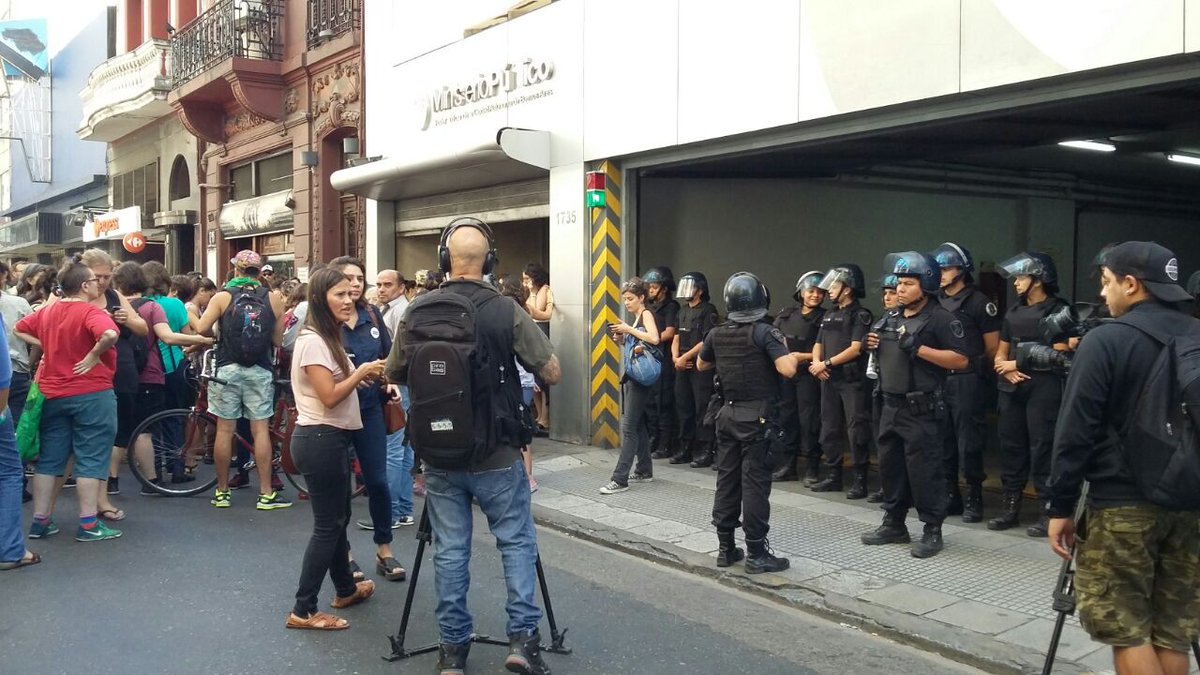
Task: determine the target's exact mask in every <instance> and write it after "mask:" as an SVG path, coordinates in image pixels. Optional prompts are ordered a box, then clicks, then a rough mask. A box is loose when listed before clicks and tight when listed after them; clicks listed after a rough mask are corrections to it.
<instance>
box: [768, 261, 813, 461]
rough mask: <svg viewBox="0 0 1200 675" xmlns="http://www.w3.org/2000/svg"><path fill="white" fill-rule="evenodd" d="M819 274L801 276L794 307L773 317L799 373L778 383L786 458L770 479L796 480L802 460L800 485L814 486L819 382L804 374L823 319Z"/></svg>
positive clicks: (794, 296) (810, 375)
mask: <svg viewBox="0 0 1200 675" xmlns="http://www.w3.org/2000/svg"><path fill="white" fill-rule="evenodd" d="M820 283H821V273H820V272H818V271H816V270H813V271H811V272H805V273H804V274H802V275H800V278H799V279H797V280H796V291H795V293H793V294H792V297H793V298H794V299H795V300H796V304H795V305H792V306H791V307H786V308H784V310H783V311H781V312H780V313H779V316H777V317H775V327H776V328H778V329H779V331H780V332H781V333H783V336H784V337H785V338H787V343H788V349H789V350H791V352H792V354H793V355H795V356H796V360H797V363H799V364H800V365H801V368H800V370H799V372H797V373H796V376H795V377H793V378H792V379H790V380H784V381H783V382H782V383H781V385H780V386H781V392H780V393H781V399H780V410H779V423H780V425H782V427H783V431H784V434H785V439H786V444H787V449H788V452H789V457H788V459H787V463H786V464H784V465H783V466H782V467H780V468H779V470H777V471H776V472H775V473H774V475H772V476H771V478H772V479H774V480H777V481H785V480H797V479H799V477H800V476H799V473H798V472H797V468H796V461H797V460H798V459H799V458H800V457H804V458H805V459H806V460H807V461H806V464H805V466H806V469H805V471H804V484H805V485H814V484H816V483H817V482H819V481H820V479H821V444H820V434H821V382H820V381H819V380H817V378H815V377H813V376H812V374H811V373H809V372H808V369H807V366H808V364H809V363H810V362H811V361H812V350H813V345H814V344H816V342H817V331H819V330H820V328H821V319H822V318H824V316H825V308H824V307H822V306H821V304H822V303H823V302H824V301H825V291H823V290H821V288H820Z"/></svg>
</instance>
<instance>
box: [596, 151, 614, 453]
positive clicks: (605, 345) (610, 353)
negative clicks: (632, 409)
mask: <svg viewBox="0 0 1200 675" xmlns="http://www.w3.org/2000/svg"><path fill="white" fill-rule="evenodd" d="M599 170H600V171H603V172H604V173H605V174H606V177H607V178H606V181H605V183H606V187H605V190H606V193H607V194H606V195H605V200H606V203H607V206H605V207H595V208H592V209H590V211H591V213H590V214H589V215H590V222H591V225H592V276H591V298H592V311H591V342H590V343H589V345H590V348H591V356H592V359H591V374H592V387H591V398H590V402H591V411H592V415H591V417H592V425H591V428H592V445H595V446H598V447H601V448H615V447H617V446H619V445H620V444H621V443H620V435H619V433H618V432H619V430H620V428H621V406H620V401H621V391H620V384H619V382H618V381H619V378H620V373H621V357H620V351H619V350H618V348H617V345H616V343H614V342H613V341H612V340H610V339H608V324H610V323H617V322H618V321H619V320H620V309H621V171H620V169H619V168H618V167H617V165H615V164H613V163H612V162H609V161H605V162H602V163H601V164H600V167H599Z"/></svg>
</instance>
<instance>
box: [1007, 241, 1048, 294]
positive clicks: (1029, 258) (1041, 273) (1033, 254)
mask: <svg viewBox="0 0 1200 675" xmlns="http://www.w3.org/2000/svg"><path fill="white" fill-rule="evenodd" d="M996 271H998V272H999V273H1000V276H1002V277H1004V278H1005V279H1008V278H1011V277H1025V276H1029V277H1033V278H1035V279H1039V280H1041V282H1042V286H1043V287H1044V288H1045V289H1046V294H1047V295H1053V294H1055V293H1057V292H1058V269H1057V268H1056V267H1055V266H1054V259H1053V258H1051V257H1050V256H1048V255H1046V254H1045V253H1042V252H1040V251H1026V252H1023V253H1018V254H1017V255H1015V256H1013V257H1011V258H1009V259H1008V260H1005V261H1004V262H1002V263H1000V264H999V265H997V266H996Z"/></svg>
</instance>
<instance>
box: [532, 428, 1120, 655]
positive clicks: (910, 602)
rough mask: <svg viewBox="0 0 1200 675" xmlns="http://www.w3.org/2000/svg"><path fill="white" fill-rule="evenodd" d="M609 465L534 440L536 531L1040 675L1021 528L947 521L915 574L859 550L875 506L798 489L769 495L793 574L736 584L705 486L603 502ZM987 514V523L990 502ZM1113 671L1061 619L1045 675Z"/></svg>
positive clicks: (700, 476) (908, 566)
mask: <svg viewBox="0 0 1200 675" xmlns="http://www.w3.org/2000/svg"><path fill="white" fill-rule="evenodd" d="M616 457H617V452H616V451H615V450H600V449H596V448H590V447H586V446H578V445H568V444H563V443H556V442H552V441H543V440H538V441H537V442H536V443H535V445H534V458H535V462H534V465H535V467H534V475H535V477H536V478H537V480H538V482H539V483H540V485H541V489H540V490H539V491H538V492H537V494H535V495H534V500H533V501H534V515H535V518H536V519H537V521H538V523H539V524H541V525H544V526H550V527H554V528H556V529H559V530H562V531H565V532H568V533H572V534H575V535H577V536H581V537H585V538H587V539H590V540H593V541H597V542H600V543H604V544H606V545H609V546H613V547H615V548H620V549H624V550H626V551H629V552H632V553H635V554H638V555H641V556H644V557H647V558H651V559H653V560H656V561H659V562H662V563H664V564H669V565H672V566H675V567H679V568H682V569H686V570H688V571H690V572H694V573H697V574H702V575H706V576H710V577H713V578H717V579H719V580H721V581H722V582H724V583H728V584H731V585H736V586H741V587H743V588H745V589H747V590H751V591H753V592H757V593H760V594H764V595H767V596H769V597H772V598H774V599H777V600H779V601H782V602H785V603H788V604H792V605H795V606H798V607H801V608H804V609H807V610H809V611H812V612H815V613H818V614H821V615H824V616H826V617H828V618H831V619H833V620H836V621H840V622H842V623H845V624H848V625H851V626H855V627H858V628H861V629H862V630H864V631H869V632H873V633H879V634H881V635H885V636H888V637H891V638H894V639H896V640H898V641H902V642H907V643H911V644H914V645H917V646H920V647H922V648H925V649H931V650H935V651H938V652H942V653H944V654H946V655H948V656H951V657H952V658H955V659H957V660H960V661H963V662H966V663H970V664H973V665H977V666H980V667H983V668H985V669H987V670H993V671H996V672H1041V667H1042V661H1043V659H1044V654H1045V650H1046V647H1047V645H1048V644H1049V639H1050V634H1051V632H1052V630H1053V627H1054V619H1055V616H1056V615H1055V613H1054V612H1053V610H1052V609H1051V600H1052V597H1051V596H1052V592H1053V590H1054V586H1055V582H1056V580H1057V578H1058V572H1059V568H1060V565H1059V562H1058V558H1057V557H1056V556H1054V554H1053V553H1051V551H1050V548H1049V546H1048V544H1047V543H1046V541H1045V540H1042V539H1037V540H1034V539H1030V538H1029V537H1028V536H1026V535H1025V530H1024V528H1023V527H1022V528H1020V529H1017V530H1014V531H1009V532H991V531H989V530H987V528H986V526H985V525H983V524H978V525H966V524H963V523H962V522H961V520H960V519H958V518H957V517H954V518H951V519H950V520H947V521H946V524H945V525H944V526H943V533H944V536H945V542H946V549H945V550H944V551H943V552H942V553H941V554H939V555H938V556H936V557H934V558H931V559H928V560H918V559H916V558H913V557H912V556H911V555H909V551H908V546H899V545H897V546H864V545H863V544H862V543H861V542H860V541H859V535H861V534H862V533H864V532H867V531H869V530H872V529H874V528H875V527H876V526H878V525H879V523H880V519H881V517H882V512H881V511H880V510H879V509H878V507H877V505H875V504H867V503H866V502H865V501H847V500H846V499H845V495H844V494H843V493H824V494H819V493H814V492H811V491H809V490H808V489H806V488H804V487H802V486H801V485H800V483H797V482H788V483H778V484H776V485H775V488H774V489H773V490H772V495H771V505H772V511H771V533H770V535H769V540H770V543H771V546H772V547H773V548H774V549H775V551H776V553H777V554H779V555H784V556H787V557H788V558H790V559H791V569H789V570H787V571H786V572H784V573H782V574H779V575H771V574H762V575H755V576H747V575H746V574H744V572H743V571H742V566H741V565H735V566H733V567H730V568H728V569H724V570H722V569H718V568H717V567H716V564H715V558H716V550H717V540H716V535H715V533H714V531H713V528H712V525H711V517H712V516H711V513H712V501H713V492H714V490H715V483H716V474H715V473H714V472H712V471H710V470H708V469H691V468H688V467H687V466H686V465H683V466H682V468H681V467H679V466H671V465H669V464H668V463H667V462H666V461H656V462H655V466H654V481H653V482H652V483H631V484H630V489H629V491H628V492H624V493H620V494H616V495H609V496H605V495H601V494H599V492H598V489H599V488H600V486H601V485H604V484H605V483H606V482H608V480H609V478H610V476H611V474H612V470H613V467H614V465H615V464H616ZM872 478H873V479H874V476H873V477H872ZM985 500H986V501H985V506H986V507H987V508H988V514H987V515H988V516H989V517H990V515H991V512H993V511H994V510H995V508H996V504H997V502H998V498H997V497H995V496H994V495H988V496H986V497H985ZM1028 511H1030V512H1032V511H1033V509H1028ZM909 529H910V531H912V532H914V536H917V535H919V533H920V532H921V524H920V523H919V522H918V521H916V519H915V514H912V517H910V522H909ZM738 536H739V540H740V538H741V533H740V532H739V533H738ZM580 564H586V563H585V561H581V562H580ZM797 639H801V640H802V639H803V636H797ZM1111 668H1112V662H1111V652H1110V650H1109V649H1108V648H1107V647H1105V646H1103V645H1100V644H1098V643H1096V642H1093V641H1092V640H1091V638H1090V637H1088V635H1087V633H1085V632H1084V631H1083V629H1082V628H1080V627H1079V623H1078V619H1077V618H1076V617H1071V619H1070V620H1069V622H1068V624H1067V625H1066V626H1065V629H1064V631H1063V636H1062V641H1061V642H1060V644H1059V649H1058V658H1057V660H1056V666H1055V672H1056V673H1059V672H1061V673H1081V672H1098V673H1103V672H1109V671H1111Z"/></svg>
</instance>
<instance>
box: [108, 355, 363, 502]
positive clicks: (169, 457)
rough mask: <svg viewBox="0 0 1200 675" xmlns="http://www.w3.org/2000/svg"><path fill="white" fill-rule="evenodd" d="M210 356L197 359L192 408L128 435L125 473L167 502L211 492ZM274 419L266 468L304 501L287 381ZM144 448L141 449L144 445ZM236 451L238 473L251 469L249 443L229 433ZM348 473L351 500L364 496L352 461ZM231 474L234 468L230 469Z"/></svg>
mask: <svg viewBox="0 0 1200 675" xmlns="http://www.w3.org/2000/svg"><path fill="white" fill-rule="evenodd" d="M213 358H214V353H213V350H212V349H208V350H206V351H205V352H204V355H203V356H202V357H201V368H200V373H199V374H198V376H197V378H196V384H197V386H196V390H197V396H196V403H195V404H194V405H192V406H191V407H188V408H173V409H170V410H163V411H160V412H157V413H155V414H153V415H151V416H150V417H147V418H146V419H145V420H143V421H142V422H141V423H140V424H138V426H137V427H136V428H135V429H134V430H133V434H132V435H131V437H130V438H131V441H130V443H129V448H128V450H127V453H128V457H129V468H130V471H131V472H132V473H133V475H134V477H135V478H137V480H138V482H139V483H141V484H142V485H143V486H144V487H146V488H148V489H150V490H153V491H154V492H156V493H158V494H160V495H163V496H167V497H190V496H193V495H197V494H200V493H203V492H207V491H208V490H211V489H212V488H213V487H214V486H215V485H216V484H217V474H216V468H215V466H214V465H213V446H214V443H215V439H216V435H217V434H216V431H217V417H216V416H215V415H213V414H212V413H211V412H209V410H208V386H207V384H208V383H209V382H216V383H217V384H225V381H224V380H221V379H219V378H217V377H216V376H215V375H214V372H215V367H214V363H213ZM275 394H276V395H275V414H274V415H273V416H272V417H271V420H270V424H269V427H268V432H269V434H270V441H271V465H272V468H273V469H274V470H275V471H280V470H282V472H283V475H284V477H285V478H287V481H288V483H290V484H291V485H292V487H293V488H295V489H296V491H297V492H298V493H299V495H300V498H301V499H304V498H307V496H308V493H307V490H306V489H305V484H304V478H303V476H301V475H300V473H299V472H298V471H297V470H296V468H295V465H294V463H293V462H292V460H291V439H292V431H293V430H294V429H295V426H296V406H295V403H294V400H293V397H292V389H291V381H290V380H286V379H277V380H275ZM147 442H148V443H149V444H150V447H149V448H147V447H146V446H145V443H147ZM233 442H234V449H235V453H234V454H235V456H236V449H237V448H242V449H243V450H245V451H246V453H247V454H249V455H250V461H248V462H246V463H245V464H243V465H241V468H242V470H244V471H250V470H251V469H254V468H255V461H254V443H253V440H249V441H248V440H246V439H245V438H243V437H242V436H241V434H238V433H237V432H236V431H234V434H233ZM139 454H141V455H143V457H147V456H148V457H150V458H151V459H149V461H150V462H151V463H152V464H153V466H154V474H155V476H156V477H159V478H161V480H153V479H151V478H150V477H149V476H148V475H147V474H148V473H149V471H146V470H144V469H145V468H146V467H143V465H142V460H141V458H139V457H138V455H139ZM234 461H236V460H234ZM352 461H353V466H352V469H353V470H354V475H355V476H356V478H357V481H356V484H355V490H354V492H353V493H352V495H351V496H352V497H357V496H359V495H361V494H363V493H364V492H365V491H366V485H365V484H364V483H363V481H362V471H361V469H360V468H359V466H358V460H357V458H354V459H353V460H352ZM230 468H231V469H234V468H237V465H236V464H233V465H232V466H231V467H230Z"/></svg>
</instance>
